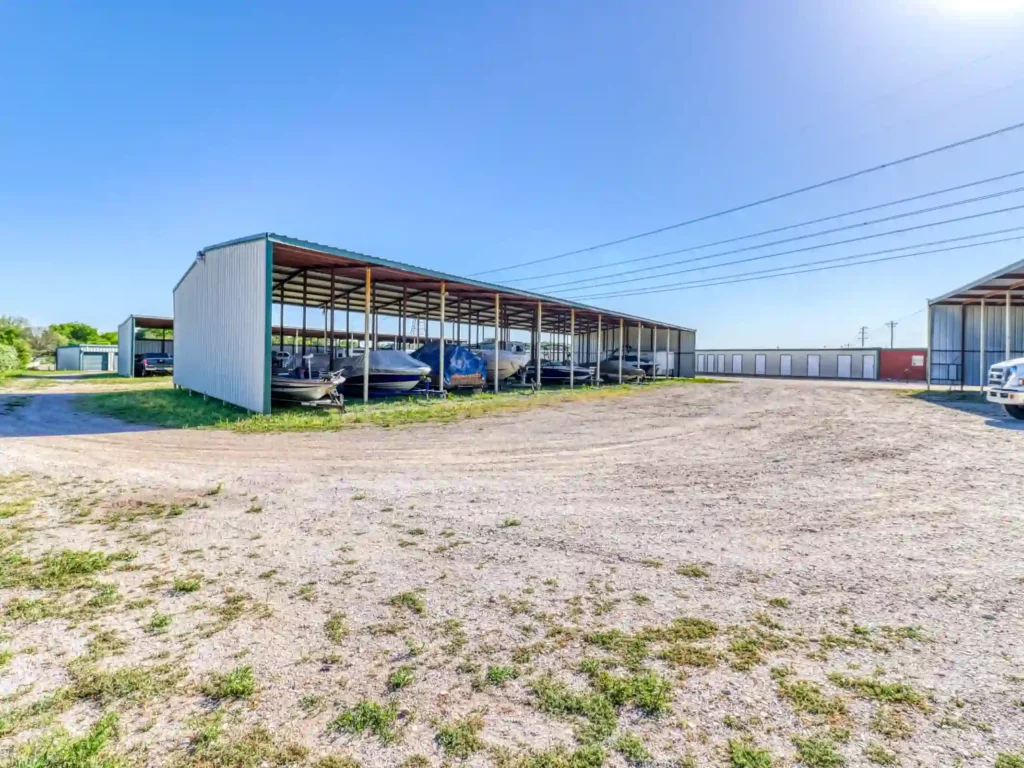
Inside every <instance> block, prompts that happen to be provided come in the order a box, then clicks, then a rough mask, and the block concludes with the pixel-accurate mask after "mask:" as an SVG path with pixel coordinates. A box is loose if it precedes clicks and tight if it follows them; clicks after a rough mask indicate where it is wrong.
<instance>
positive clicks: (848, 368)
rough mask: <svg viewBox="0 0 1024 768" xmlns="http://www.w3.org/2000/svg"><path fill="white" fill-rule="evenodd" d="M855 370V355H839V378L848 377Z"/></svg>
mask: <svg viewBox="0 0 1024 768" xmlns="http://www.w3.org/2000/svg"><path fill="white" fill-rule="evenodd" d="M852 372H853V355H840V356H839V378H840V379H848V378H850V375H851V374H852Z"/></svg>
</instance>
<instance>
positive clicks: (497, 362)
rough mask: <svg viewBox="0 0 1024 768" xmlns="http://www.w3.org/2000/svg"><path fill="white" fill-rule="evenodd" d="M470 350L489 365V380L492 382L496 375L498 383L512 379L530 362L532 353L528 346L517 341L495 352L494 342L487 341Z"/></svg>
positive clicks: (508, 343) (504, 345) (506, 344)
mask: <svg viewBox="0 0 1024 768" xmlns="http://www.w3.org/2000/svg"><path fill="white" fill-rule="evenodd" d="M470 349H471V350H473V352H475V353H476V354H477V355H479V356H480V358H481V359H483V361H484V362H485V363H486V364H487V378H488V379H489V380H491V381H493V380H494V379H493V377H494V376H495V375H497V377H498V381H501V380H502V379H508V378H511V377H512V376H515V375H517V374H518V373H519V371H520V370H522V369H523V368H525V367H526V366H527V365H528V364H529V362H530V353H529V351H528V350H527V348H526V345H525V344H520V343H519V342H515V341H511V342H507V343H505V344H503V345H502V347H501V349H498V350H495V348H494V342H493V341H485V342H483V343H482V344H477V345H476V346H473V347H470ZM495 367H497V373H495Z"/></svg>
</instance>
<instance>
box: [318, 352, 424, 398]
mask: <svg viewBox="0 0 1024 768" xmlns="http://www.w3.org/2000/svg"><path fill="white" fill-rule="evenodd" d="M367 357H369V365H370V376H369V378H370V389H371V390H373V391H375V392H382V393H388V394H393V393H397V392H408V391H409V390H411V389H415V388H416V387H417V385H419V383H420V382H421V381H423V379H424V378H426V377H427V376H429V375H430V366H429V365H424V364H423V363H421V362H420V361H419V360H417V359H416V358H414V357H412V356H411V355H407V354H406V353H405V352H402V351H401V350H397V349H375V350H370V354H369V355H368V356H367V355H365V354H361V355H350V356H349V357H341V358H338V359H336V360H335V361H334V363H333V365H332V367H333V368H334V369H335V370H337V371H339V372H341V373H342V374H343V375H344V376H345V384H344V390H345V392H346V393H348V394H362V391H363V370H364V366H365V365H366V361H367Z"/></svg>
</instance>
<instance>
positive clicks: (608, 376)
mask: <svg viewBox="0 0 1024 768" xmlns="http://www.w3.org/2000/svg"><path fill="white" fill-rule="evenodd" d="M600 371H601V380H602V381H607V382H611V383H613V384H617V383H618V381H619V358H618V357H615V358H611V357H609V358H607V359H605V360H602V361H601V366H600ZM646 377H647V373H646V372H645V371H644V369H643V368H638V367H637V366H636V365H635V364H633V363H629V362H627V361H626V360H625V359H623V361H622V380H623V381H624V382H625V381H629V382H634V381H643V380H644V379H645V378H646Z"/></svg>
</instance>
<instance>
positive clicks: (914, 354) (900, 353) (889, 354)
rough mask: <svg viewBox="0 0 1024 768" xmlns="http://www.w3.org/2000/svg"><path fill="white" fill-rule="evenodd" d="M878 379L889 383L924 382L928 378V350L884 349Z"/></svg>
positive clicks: (879, 361)
mask: <svg viewBox="0 0 1024 768" xmlns="http://www.w3.org/2000/svg"><path fill="white" fill-rule="evenodd" d="M878 357H879V360H878V378H880V379H885V380H887V381H924V380H925V379H926V378H927V376H928V369H927V367H926V363H927V360H928V350H927V349H921V348H913V349H883V350H881V351H880V352H879V355H878Z"/></svg>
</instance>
